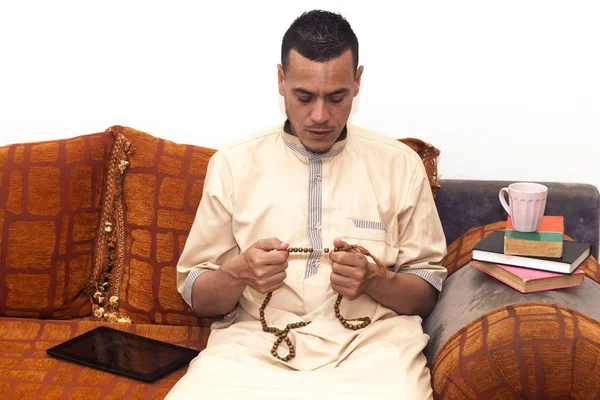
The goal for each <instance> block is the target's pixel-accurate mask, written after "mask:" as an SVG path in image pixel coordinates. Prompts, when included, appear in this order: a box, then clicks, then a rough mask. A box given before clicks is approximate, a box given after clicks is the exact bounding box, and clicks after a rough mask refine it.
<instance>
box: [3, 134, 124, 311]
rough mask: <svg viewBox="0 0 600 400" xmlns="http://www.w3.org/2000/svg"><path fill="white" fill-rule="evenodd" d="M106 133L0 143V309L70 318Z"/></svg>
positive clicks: (85, 306)
mask: <svg viewBox="0 0 600 400" xmlns="http://www.w3.org/2000/svg"><path fill="white" fill-rule="evenodd" d="M112 139H113V138H112V135H111V134H110V133H109V132H102V133H95V134H90V135H83V136H79V137H75V138H71V139H65V140H56V141H47V142H36V143H24V144H12V145H8V146H4V147H0V293H1V294H2V296H0V315H1V316H19V317H37V318H74V317H80V316H84V315H88V314H89V313H90V309H91V308H90V304H89V301H88V299H87V296H86V295H85V294H84V293H83V292H82V289H83V287H84V285H85V284H86V282H87V280H88V278H89V276H90V273H91V271H92V258H93V254H94V248H93V247H94V240H95V239H96V233H97V227H98V221H99V220H100V207H101V197H102V186H103V180H104V167H105V164H106V159H107V154H108V152H109V150H110V148H111V147H112Z"/></svg>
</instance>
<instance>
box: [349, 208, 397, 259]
mask: <svg viewBox="0 0 600 400" xmlns="http://www.w3.org/2000/svg"><path fill="white" fill-rule="evenodd" d="M343 239H344V241H345V242H346V243H348V244H357V245H360V246H363V247H365V248H366V249H367V250H369V251H370V252H371V254H373V255H374V256H376V257H379V258H380V259H381V261H383V263H384V264H385V265H386V266H388V267H391V266H393V265H394V264H395V263H396V258H397V251H396V250H395V249H394V248H393V247H392V246H390V245H389V241H390V235H389V234H388V231H387V227H386V225H385V224H384V223H383V222H380V221H367V220H362V219H354V218H346V219H345V220H344V238H343ZM369 261H372V260H371V259H369Z"/></svg>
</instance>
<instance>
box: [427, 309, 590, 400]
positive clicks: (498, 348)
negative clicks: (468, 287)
mask: <svg viewBox="0 0 600 400" xmlns="http://www.w3.org/2000/svg"><path fill="white" fill-rule="evenodd" d="M598 376H600V323H599V322H598V321H596V320H594V319H591V318H589V317H587V316H585V315H583V314H580V313H578V312H575V311H572V310H569V309H567V308H564V307H561V306H557V305H552V304H545V303H528V304H519V305H514V306H508V307H503V308H500V309H498V310H495V311H493V312H490V313H488V314H487V315H485V316H483V317H481V318H478V319H476V320H475V321H473V322H471V323H470V324H468V325H467V326H465V327H464V328H463V329H461V330H460V331H458V332H457V333H456V334H454V335H453V336H452V337H451V338H450V339H449V340H448V341H447V342H446V343H445V344H444V346H443V347H442V348H441V350H440V351H439V353H438V355H437V356H436V359H435V360H434V363H433V367H432V386H433V390H434V397H435V398H436V399H446V400H449V399H498V400H500V399H502V400H507V399H559V398H560V399H565V398H569V399H596V398H599V397H600V380H598Z"/></svg>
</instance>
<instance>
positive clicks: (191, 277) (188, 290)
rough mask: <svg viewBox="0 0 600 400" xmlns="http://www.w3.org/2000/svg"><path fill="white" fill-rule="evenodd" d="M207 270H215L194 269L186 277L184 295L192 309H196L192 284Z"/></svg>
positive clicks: (208, 270) (207, 270)
mask: <svg viewBox="0 0 600 400" xmlns="http://www.w3.org/2000/svg"><path fill="white" fill-rule="evenodd" d="M205 272H213V270H212V269H208V268H199V269H193V270H191V271H190V273H189V274H188V276H187V278H186V279H185V286H184V287H183V293H182V297H183V300H184V301H185V302H186V303H187V304H188V305H189V306H190V307H191V308H192V310H193V309H194V306H193V305H192V304H193V303H192V286H193V285H194V281H195V280H196V278H197V277H199V276H200V275H202V274H203V273H205Z"/></svg>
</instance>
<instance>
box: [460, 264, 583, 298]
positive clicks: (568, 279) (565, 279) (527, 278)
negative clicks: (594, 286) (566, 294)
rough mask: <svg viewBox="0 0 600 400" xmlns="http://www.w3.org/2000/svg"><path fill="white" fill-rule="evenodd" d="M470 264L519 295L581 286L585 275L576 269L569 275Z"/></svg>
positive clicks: (505, 266)
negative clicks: (516, 291)
mask: <svg viewBox="0 0 600 400" xmlns="http://www.w3.org/2000/svg"><path fill="white" fill-rule="evenodd" d="M471 264H473V266H474V267H475V268H477V269H479V270H481V271H483V272H485V273H486V274H488V275H490V276H493V277H494V278H496V279H498V280H499V281H501V282H503V283H505V284H507V285H508V286H510V287H512V288H513V289H515V290H518V291H519V292H521V293H532V292H541V291H543V290H554V289H563V288H568V287H574V286H581V285H582V284H583V281H584V277H585V273H584V272H583V271H582V270H581V269H577V270H575V271H573V273H571V274H558V273H556V272H548V271H541V270H537V269H531V268H521V267H513V266H509V265H501V264H494V263H488V262H483V261H472V262H471Z"/></svg>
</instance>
